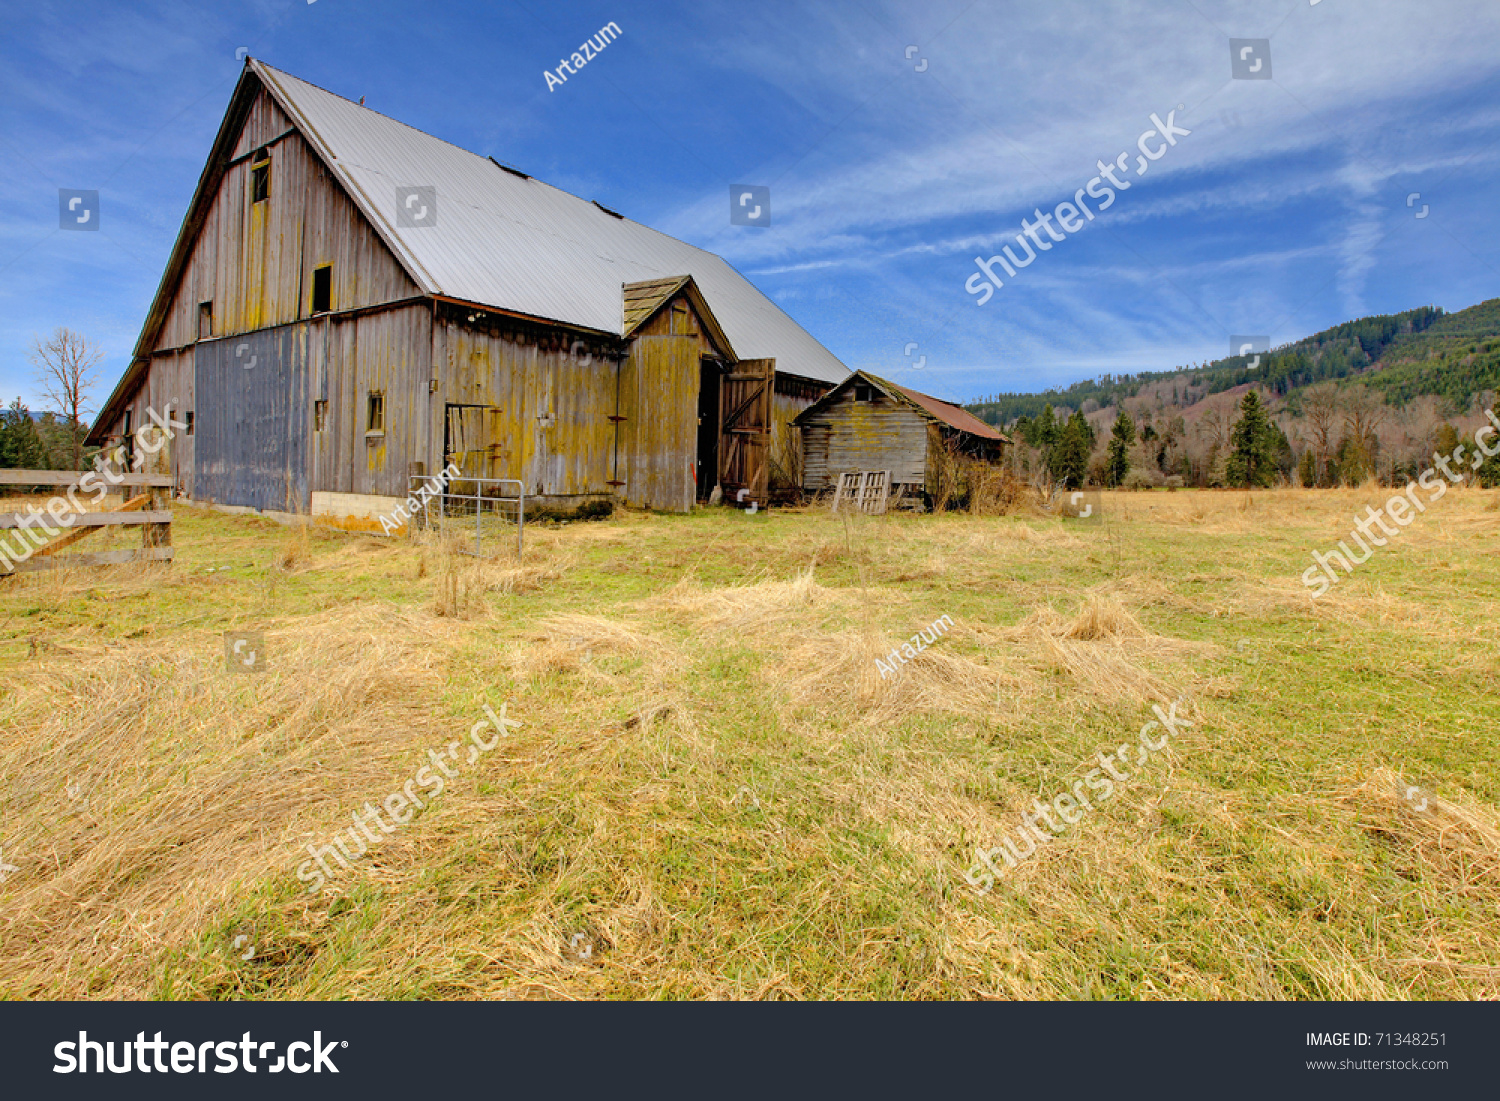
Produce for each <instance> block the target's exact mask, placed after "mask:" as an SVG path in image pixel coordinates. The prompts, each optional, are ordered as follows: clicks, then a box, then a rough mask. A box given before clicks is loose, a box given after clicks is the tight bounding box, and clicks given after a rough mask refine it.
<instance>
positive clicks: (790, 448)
mask: <svg viewBox="0 0 1500 1101" xmlns="http://www.w3.org/2000/svg"><path fill="white" fill-rule="evenodd" d="M832 389H833V384H832V383H828V382H815V381H813V380H812V379H803V378H798V377H795V376H788V375H784V374H782V373H781V372H780V371H778V372H777V373H776V387H775V389H774V390H773V391H772V394H771V485H770V488H771V493H772V495H773V496H775V495H776V494H777V493H778V492H785V491H787V490H792V489H798V488H800V487H801V485H802V471H803V465H802V430H801V429H800V428H798V427H797V426H796V425H795V424H793V423H792V421H793V420H795V419H796V417H797V416H798V414H800V413H801V412H802V411H803V410H804V409H806V408H807V407H808V406H810V405H812V403H813V402H815V401H817V400H818V399H819V398H821V397H822V396H823V395H824V394H826V393H828V391H830V390H832Z"/></svg>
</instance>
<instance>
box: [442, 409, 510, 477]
mask: <svg viewBox="0 0 1500 1101" xmlns="http://www.w3.org/2000/svg"><path fill="white" fill-rule="evenodd" d="M497 412H498V410H495V409H491V408H490V407H489V406H488V405H455V404H449V405H447V406H446V407H445V408H444V410H443V414H444V415H443V463H444V465H446V464H448V463H452V464H453V465H454V466H456V467H458V469H459V470H460V471H462V472H463V474H464V475H465V476H467V477H469V478H491V477H494V476H495V472H494V465H495V460H496V459H497V458H498V457H499V456H498V455H497V453H496V452H497V450H498V446H499V445H498V444H497V443H496V442H495V441H494V440H492V438H491V435H490V421H491V420H492V419H493V418H494V416H495V414H496V413H497Z"/></svg>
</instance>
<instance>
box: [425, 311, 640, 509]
mask: <svg viewBox="0 0 1500 1101" xmlns="http://www.w3.org/2000/svg"><path fill="white" fill-rule="evenodd" d="M487 322H488V323H487ZM617 343H618V342H617V341H615V342H611V341H609V340H601V339H599V338H595V337H588V338H585V337H583V336H581V335H578V336H574V335H571V334H567V333H563V332H559V331H557V330H551V329H547V328H544V327H542V326H536V325H529V324H526V323H524V322H520V321H514V322H512V321H510V320H508V319H505V318H502V317H498V316H496V315H493V314H487V315H485V316H484V317H483V318H480V319H476V322H474V323H469V322H467V320H466V318H465V317H464V314H463V312H459V313H457V314H455V313H453V312H451V311H445V312H444V313H441V314H440V315H439V320H438V324H437V326H436V328H435V330H434V332H433V358H434V361H435V362H436V363H437V364H438V370H437V378H438V381H439V390H438V393H437V394H435V395H433V397H432V399H431V405H432V416H431V418H430V420H429V423H430V432H431V443H430V445H429V446H428V448H427V450H426V455H427V456H428V457H427V458H425V459H424V461H426V462H427V463H428V464H429V465H428V469H429V470H437V469H441V467H442V456H441V452H442V447H443V438H444V424H445V417H446V410H447V407H448V406H449V405H454V406H469V407H478V409H479V410H480V414H479V416H478V420H477V425H478V426H479V427H478V431H479V437H480V442H479V445H478V446H477V447H476V446H475V443H474V441H473V440H468V441H466V442H465V446H466V447H469V448H471V450H470V452H469V453H468V454H467V455H466V456H464V457H463V458H462V460H461V461H460V463H459V465H460V469H462V470H463V471H464V473H466V474H468V475H470V476H473V477H481V476H482V477H488V478H516V479H519V480H520V481H522V482H523V483H524V484H525V486H526V492H527V493H529V494H536V495H541V496H554V497H570V496H581V495H586V494H601V493H611V492H612V489H611V487H610V485H609V481H610V479H611V478H613V477H614V474H613V462H614V445H615V428H614V422H613V421H611V420H610V417H611V416H612V415H613V414H614V412H615V381H616V362H617V359H618V356H619V352H618V350H617V348H615V347H614V346H613V345H614V344H617ZM426 389H427V387H426V384H425V382H424V383H423V385H422V394H423V398H424V400H425V399H426ZM480 451H483V452H485V453H486V454H485V455H484V456H483V457H482V458H481V456H480V455H479V454H478V453H479V452H480ZM481 463H482V464H483V469H481V468H480V465H479V464H481ZM622 477H623V475H622Z"/></svg>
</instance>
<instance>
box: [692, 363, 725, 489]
mask: <svg viewBox="0 0 1500 1101" xmlns="http://www.w3.org/2000/svg"><path fill="white" fill-rule="evenodd" d="M723 374H724V372H723V370H722V369H721V368H720V366H719V363H718V361H717V360H714V359H710V358H709V357H708V356H704V357H703V359H702V360H700V361H699V367H698V466H697V479H698V500H700V501H706V500H708V498H709V495H710V494H712V493H713V490H714V486H716V485H718V484H719V389H720V387H719V380H720V379H721V378H722V377H723Z"/></svg>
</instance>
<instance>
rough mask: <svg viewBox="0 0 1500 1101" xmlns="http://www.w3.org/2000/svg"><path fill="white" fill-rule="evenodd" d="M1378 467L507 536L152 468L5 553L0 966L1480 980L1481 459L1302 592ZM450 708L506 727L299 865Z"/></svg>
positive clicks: (376, 982) (565, 980)
mask: <svg viewBox="0 0 1500 1101" xmlns="http://www.w3.org/2000/svg"><path fill="white" fill-rule="evenodd" d="M1388 496H1389V493H1388V492H1382V491H1380V490H1378V489H1376V488H1375V487H1370V488H1368V489H1366V490H1359V491H1355V490H1350V491H1337V492H1305V491H1294V490H1286V491H1276V492H1257V493H1255V494H1253V495H1247V494H1245V493H1228V492H1225V493H1215V492H1178V493H1164V492H1157V493H1137V494H1105V495H1104V498H1103V507H1104V520H1103V521H1102V522H1096V523H1084V522H1077V521H1066V520H1061V519H1056V518H1050V517H1047V516H1043V515H1040V514H1037V515H1027V516H1010V517H1005V518H999V519H997V518H983V517H973V516H966V515H957V514H951V515H941V516H931V515H928V516H910V515H903V516H891V517H879V518H872V517H852V518H847V519H845V518H840V517H836V516H833V515H830V514H829V513H827V512H826V511H815V510H807V511H776V512H772V513H770V514H765V513H761V514H758V515H753V516H751V515H745V514H742V513H739V512H735V511H733V510H729V509H715V510H708V511H700V512H697V513H695V514H693V515H691V516H661V515H642V514H628V515H624V516H617V517H616V518H614V519H611V520H607V521H600V522H593V523H574V524H566V525H559V526H549V527H540V526H539V527H536V528H534V529H533V530H531V531H529V532H528V540H527V543H528V546H527V551H526V556H525V560H524V562H523V563H520V564H518V563H517V562H516V561H514V560H509V561H507V560H503V559H502V560H499V561H495V562H483V561H477V560H475V559H472V558H468V557H465V556H461V555H455V554H452V553H449V551H448V550H446V549H445V548H443V547H441V546H438V545H434V544H424V543H422V542H421V541H420V540H418V541H412V542H406V541H389V540H381V539H377V538H373V537H366V536H351V535H347V534H342V533H326V532H320V531H318V530H317V529H314V530H312V531H307V530H305V529H303V530H298V529H288V528H285V527H281V526H278V525H276V524H274V523H272V522H270V521H267V520H261V519H257V518H246V517H229V516H223V515H219V514H216V513H210V512H206V511H203V510H201V509H196V508H192V507H188V506H179V507H178V510H177V517H178V518H177V522H176V523H175V524H174V525H173V530H174V542H175V544H176V547H177V550H178V558H177V561H176V563H175V564H174V565H173V566H172V567H171V568H152V569H139V568H116V569H113V570H107V569H106V570H96V571H92V572H89V573H81V572H67V573H62V574H46V575H43V574H34V575H27V576H24V577H20V578H16V579H11V580H9V581H3V582H0V863H3V864H4V865H6V866H7V868H8V870H3V869H0V875H3V877H4V881H3V882H0V996H3V997H8V998H25V999H34V998H287V999H323V998H548V999H554V998H555V999H576V998H601V997H602V998H804V999H808V998H1032V999H1053V998H1103V999H1123V998H1141V999H1162V998H1189V999H1209V998H1251V999H1266V998H1274V999H1279V998H1296V999H1365V998H1391V999H1396V998H1455V999H1478V998H1488V999H1493V998H1497V997H1500V809H1497V807H1500V768H1497V761H1500V720H1497V716H1496V702H1495V701H1496V699H1497V698H1500V683H1497V680H1500V677H1497V674H1500V642H1497V632H1496V622H1497V617H1500V605H1497V600H1496V594H1497V593H1500V554H1497V553H1496V552H1497V549H1500V493H1484V492H1480V491H1463V492H1453V493H1450V494H1449V495H1448V496H1447V497H1446V498H1445V499H1444V500H1442V501H1441V502H1440V503H1437V504H1434V505H1433V506H1432V507H1431V508H1430V509H1429V510H1428V512H1427V513H1426V514H1425V515H1424V516H1422V517H1419V518H1418V519H1417V520H1416V521H1415V522H1413V523H1412V525H1411V527H1409V528H1408V529H1406V530H1405V531H1404V532H1403V534H1402V535H1401V536H1400V537H1399V538H1397V539H1395V540H1394V542H1393V545H1391V546H1388V547H1385V548H1383V549H1381V550H1378V551H1377V552H1376V554H1375V556H1374V558H1373V559H1372V560H1371V561H1369V562H1367V563H1365V564H1364V565H1362V566H1360V567H1359V569H1358V570H1357V571H1356V573H1355V574H1354V576H1353V577H1351V578H1348V579H1345V580H1343V581H1341V582H1340V583H1339V584H1338V585H1336V586H1335V587H1334V588H1333V590H1332V591H1331V592H1330V593H1329V594H1328V595H1327V596H1325V597H1323V598H1322V599H1320V600H1317V601H1314V600H1313V599H1312V598H1311V596H1310V594H1309V593H1308V591H1307V590H1306V589H1305V588H1304V587H1303V585H1302V583H1301V581H1300V580H1299V578H1300V575H1301V573H1302V571H1303V570H1304V569H1305V568H1307V566H1308V565H1309V564H1310V559H1309V555H1310V553H1311V552H1312V551H1313V550H1317V549H1328V548H1330V547H1333V546H1335V545H1336V544H1337V542H1338V541H1339V540H1340V539H1347V538H1348V531H1349V529H1350V526H1351V523H1352V519H1353V517H1354V516H1355V515H1356V514H1357V513H1361V512H1362V511H1363V508H1364V506H1365V505H1366V504H1378V503H1379V502H1380V501H1383V500H1384V499H1385V498H1386V497H1388ZM108 538H109V537H108V536H105V535H100V536H94V537H93V540H97V541H100V542H102V541H104V540H106V539H108ZM127 539H128V540H134V539H138V536H137V535H134V534H131V535H129V536H127V537H125V538H124V539H121V540H120V541H118V542H117V544H116V545H120V546H124V545H130V544H129V542H127V541H125V540H127ZM80 549H85V548H80ZM87 549H91V550H93V549H104V547H103V546H101V545H100V543H98V542H96V543H93V545H91V546H89V547H87ZM943 615H947V616H950V617H951V618H952V621H953V624H954V626H953V629H952V630H951V631H949V632H948V633H947V634H946V635H945V636H943V637H942V638H940V639H939V640H938V641H937V642H935V643H934V644H933V645H931V646H929V647H928V648H927V649H926V650H925V651H924V652H922V653H921V654H920V655H919V656H918V657H917V659H916V660H915V661H911V662H909V663H907V664H904V665H901V666H900V667H899V671H898V673H897V674H896V675H895V676H893V677H888V678H885V679H882V677H881V675H880V673H879V672H878V671H877V666H876V659H877V658H878V657H881V656H882V655H886V654H888V653H889V652H890V650H891V648H892V647H893V646H896V645H899V643H900V642H901V641H902V640H904V639H907V638H908V637H909V636H911V635H912V634H914V633H915V632H917V631H918V630H919V629H920V628H922V627H925V626H927V625H929V624H931V623H932V622H933V621H934V620H936V619H938V618H939V617H940V616H943ZM237 630H247V631H259V632H263V634H264V649H265V661H266V663H267V668H266V670H265V671H264V672H261V673H247V672H240V671H231V670H230V668H229V667H228V666H227V664H226V660H225V652H224V641H223V635H224V633H225V632H226V631H237ZM1179 697H1181V698H1182V699H1183V700H1184V703H1183V705H1182V707H1181V712H1182V713H1184V714H1186V715H1187V716H1189V717H1190V719H1191V721H1192V723H1193V725H1192V726H1191V727H1190V728H1187V729H1184V730H1183V731H1182V732H1181V733H1180V734H1179V736H1177V737H1176V738H1174V739H1173V740H1172V742H1171V745H1170V748H1169V749H1168V750H1166V751H1164V752H1163V753H1161V754H1158V755H1157V757H1156V758H1154V759H1153V760H1152V762H1151V763H1150V764H1147V765H1145V766H1143V767H1142V768H1141V769H1140V770H1139V771H1138V773H1137V774H1136V775H1135V776H1134V777H1133V778H1132V780H1131V781H1130V782H1129V783H1126V784H1123V785H1121V790H1120V791H1119V792H1118V793H1117V794H1116V796H1115V798H1113V799H1112V800H1111V801H1109V802H1108V803H1105V804H1102V805H1100V806H1098V807H1097V808H1095V809H1093V810H1092V811H1091V812H1089V813H1085V814H1084V816H1083V817H1082V819H1081V820H1080V821H1079V822H1078V823H1077V824H1076V825H1073V826H1070V827H1069V828H1068V830H1067V831H1066V832H1065V833H1064V834H1063V836H1062V837H1060V838H1059V839H1058V840H1056V841H1054V842H1052V843H1051V844H1049V845H1046V846H1043V847H1042V848H1041V849H1040V850H1039V851H1038V852H1037V853H1036V854H1035V855H1034V856H1032V857H1031V858H1030V859H1029V860H1027V861H1024V862H1023V863H1022V864H1021V865H1020V867H1019V868H1017V869H1015V870H1014V871H1012V872H1010V873H1009V874H1007V875H1006V876H1004V877H1002V878H1001V879H1000V880H999V882H997V883H996V885H995V888H994V890H992V891H990V892H989V893H987V894H979V893H977V892H976V891H975V890H973V889H972V888H971V887H970V886H969V885H968V884H967V883H966V882H965V879H964V876H963V873H964V871H965V869H967V868H969V867H970V866H971V865H973V864H974V863H975V857H974V852H975V847H976V845H979V846H983V847H985V848H988V847H990V846H993V845H996V844H998V843H999V839H1000V838H1001V837H1002V836H1004V835H1005V834H1006V833H1008V832H1010V831H1011V830H1012V829H1013V827H1014V826H1015V824H1016V823H1017V822H1018V821H1019V818H1020V815H1021V814H1022V812H1023V811H1025V810H1027V809H1028V808H1029V807H1030V806H1031V804H1032V800H1033V799H1036V798H1040V799H1043V800H1047V799H1051V798H1052V796H1053V795H1054V794H1056V793H1058V792H1066V791H1068V790H1070V788H1071V787H1072V785H1073V784H1074V782H1075V781H1077V780H1079V779H1080V778H1082V777H1083V776H1084V774H1085V773H1087V772H1088V771H1089V770H1090V769H1091V768H1093V767H1096V765H1097V760H1096V758H1097V756H1098V755H1099V754H1100V753H1101V752H1107V751H1109V750H1110V749H1112V748H1113V747H1115V746H1118V745H1120V744H1121V743H1122V742H1126V741H1131V742H1133V741H1134V740H1135V737H1136V732H1137V731H1138V730H1139V729H1140V727H1141V726H1142V724H1143V723H1144V722H1146V721H1147V720H1149V719H1150V718H1151V705H1152V704H1153V703H1155V704H1163V705H1164V704H1167V703H1170V702H1171V701H1173V700H1176V699H1178V698H1179ZM485 705H489V706H490V707H491V708H493V709H495V710H497V711H498V710H499V708H500V707H501V705H505V706H506V708H507V711H506V714H507V715H508V717H510V718H512V719H515V720H518V721H519V722H521V723H522V724H523V725H522V726H521V727H519V728H518V729H515V730H513V731H512V732H511V733H510V734H509V735H508V736H507V737H506V738H505V739H503V740H502V741H501V743H500V744H499V745H498V746H497V747H496V748H495V749H494V750H493V751H491V752H488V753H487V754H485V755H483V756H481V757H479V758H478V759H477V760H473V761H468V762H466V763H461V764H460V765H459V766H458V767H457V768H455V769H454V771H455V772H456V773H457V775H456V776H454V777H452V778H451V779H449V780H448V782H447V784H446V785H445V790H444V791H443V792H442V793H441V794H438V795H432V796H430V797H429V798H428V799H427V800H426V802H425V804H424V807H423V808H422V809H421V810H420V811H418V812H417V813H416V814H415V816H414V817H413V818H412V819H411V821H409V822H407V823H405V824H402V825H398V826H395V827H394V828H393V830H394V832H391V833H390V834H389V835H388V836H385V835H383V834H382V833H381V831H379V830H377V831H375V832H376V835H377V836H382V837H383V840H381V842H380V843H379V844H378V845H377V844H372V845H371V846H370V848H369V851H368V852H367V853H366V854H365V855H364V856H363V857H362V858H360V859H358V860H355V861H353V863H352V866H351V867H350V868H349V869H347V870H344V869H342V868H338V867H337V866H335V867H334V870H335V871H336V872H337V874H336V875H334V876H333V877H332V878H331V879H329V880H328V882H327V883H326V885H325V886H324V887H323V888H322V890H321V891H317V892H313V893H310V892H309V890H308V884H307V883H306V882H305V881H302V880H299V879H298V876H297V870H298V868H299V866H300V865H303V863H304V862H305V861H307V860H308V859H309V856H308V852H307V848H306V846H308V845H309V844H312V845H315V846H316V845H322V844H324V843H325V842H326V841H328V840H329V839H330V838H332V836H333V835H334V834H335V832H336V831H338V830H341V829H343V828H344V827H346V826H349V825H350V824H351V821H352V819H351V815H352V814H353V813H355V812H357V811H359V810H360V808H362V807H363V806H364V804H365V803H366V802H367V801H369V802H372V803H380V802H381V801H382V800H384V799H385V797H386V796H387V794H389V793H392V792H399V791H401V790H402V788H403V785H404V784H406V782H407V781H408V780H409V779H410V778H411V777H412V776H413V775H414V774H415V773H417V771H418V770H419V769H422V768H423V767H424V765H426V764H427V763H428V761H429V757H428V753H429V750H435V749H441V748H443V747H445V746H447V745H449V744H450V743H452V742H455V741H463V740H466V739H467V738H468V736H469V732H470V728H471V727H472V726H473V725H474V724H475V723H476V721H478V720H481V719H483V718H484V713H483V711H482V708H483V707H484V706H485ZM1412 788H1416V789H1417V791H1416V792H1413V791H1411V789H1412Z"/></svg>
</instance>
